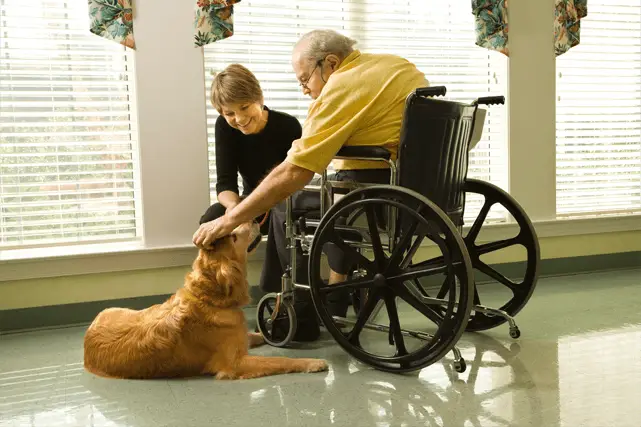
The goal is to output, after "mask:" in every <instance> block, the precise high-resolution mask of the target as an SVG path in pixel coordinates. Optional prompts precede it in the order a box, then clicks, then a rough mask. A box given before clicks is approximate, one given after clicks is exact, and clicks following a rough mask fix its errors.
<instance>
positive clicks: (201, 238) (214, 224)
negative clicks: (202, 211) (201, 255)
mask: <svg viewBox="0 0 641 427" xmlns="http://www.w3.org/2000/svg"><path fill="white" fill-rule="evenodd" d="M236 227H237V225H235V224H234V223H233V222H232V221H230V219H229V217H228V216H227V215H223V216H221V217H220V218H218V219H215V220H213V221H210V222H206V223H204V224H202V225H201V226H200V227H199V228H198V230H197V231H196V232H195V233H194V237H193V242H194V245H196V246H197V247H199V248H202V249H207V248H209V247H211V245H212V243H214V242H215V241H216V240H217V239H220V238H221V237H224V236H227V235H228V234H231V232H232V231H234V229H235V228H236Z"/></svg>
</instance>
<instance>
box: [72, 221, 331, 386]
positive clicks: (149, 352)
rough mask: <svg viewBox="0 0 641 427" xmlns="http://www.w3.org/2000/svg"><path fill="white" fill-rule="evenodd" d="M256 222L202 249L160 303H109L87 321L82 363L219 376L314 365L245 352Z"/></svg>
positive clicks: (145, 373) (148, 374) (139, 373)
mask: <svg viewBox="0 0 641 427" xmlns="http://www.w3.org/2000/svg"><path fill="white" fill-rule="evenodd" d="M257 233H258V226H257V225H256V224H255V223H248V224H243V225H241V226H239V227H238V228H237V229H236V230H234V233H233V234H232V235H231V236H228V237H225V238H224V239H221V240H219V241H217V242H216V243H215V245H214V247H213V248H212V249H211V250H202V249H201V250H200V252H199V254H198V257H197V258H196V260H195V261H194V263H193V271H192V272H190V273H188V274H187V276H186V278H185V283H184V285H183V287H182V288H180V289H179V290H178V291H177V292H176V294H174V295H173V296H172V297H171V298H169V299H168V300H167V301H166V302H165V303H163V304H157V305H154V306H152V307H149V308H147V309H145V310H140V311H136V310H129V309H125V308H109V309H106V310H104V311H102V312H101V313H100V314H98V316H97V317H96V319H95V320H94V321H93V323H92V324H91V325H90V326H89V328H88V329H87V333H86V334H85V342H84V350H85V355H84V365H85V369H87V370H88V371H89V372H92V373H94V374H96V375H100V376H103V377H110V378H139V379H142V378H167V377H187V376H195V375H203V374H211V375H216V378H219V379H237V378H256V377H262V376H267V375H275V374H284V373H289V372H319V371H324V370H327V363H326V362H325V361H324V360H319V359H291V358H286V357H262V356H250V355H248V349H249V348H251V347H255V346H257V345H261V344H263V343H264V340H263V338H262V336H261V335H260V334H255V333H248V331H247V325H246V322H245V316H244V314H243V311H242V307H243V306H244V305H246V304H247V303H248V302H249V293H248V286H247V279H246V259H247V248H248V246H249V244H250V243H251V242H252V240H253V239H254V237H256V235H257Z"/></svg>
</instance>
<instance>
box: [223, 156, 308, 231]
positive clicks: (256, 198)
mask: <svg viewBox="0 0 641 427" xmlns="http://www.w3.org/2000/svg"><path fill="white" fill-rule="evenodd" d="M313 177H314V172H312V171H310V170H307V169H304V168H301V167H300V166H296V165H294V164H291V163H289V162H287V161H284V162H282V163H281V164H280V165H278V166H276V167H275V168H274V169H273V170H272V171H271V172H270V173H269V174H268V175H267V176H266V177H265V178H264V179H263V180H262V182H261V183H260V184H259V185H258V187H256V189H255V190H254V191H252V192H251V194H250V195H249V196H247V198H246V199H245V200H243V201H242V202H240V203H239V204H238V205H236V207H235V208H233V209H232V210H231V212H229V218H230V220H231V222H232V223H233V224H236V226H238V225H240V224H242V223H244V222H247V221H250V220H252V219H254V218H256V217H257V216H259V215H261V214H263V213H265V212H267V211H268V210H269V209H271V208H273V207H274V206H276V204H277V203H279V202H281V201H283V200H285V199H286V198H287V197H289V196H291V195H292V194H294V193H295V192H296V191H298V190H300V189H302V188H303V187H305V185H306V184H307V183H309V181H311V180H312V178H313Z"/></svg>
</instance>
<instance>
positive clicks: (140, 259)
mask: <svg viewBox="0 0 641 427" xmlns="http://www.w3.org/2000/svg"><path fill="white" fill-rule="evenodd" d="M534 225H535V228H536V232H537V235H538V237H539V239H541V238H549V237H562V236H573V235H587V234H601V233H612V232H622V231H637V230H641V215H630V216H621V217H604V218H584V219H566V220H552V221H540V222H537V223H535V224H534ZM516 231H517V227H516V225H514V224H509V223H507V224H492V225H487V226H486V227H484V229H483V231H482V232H481V235H480V236H479V241H490V240H499V239H505V238H508V237H511V236H514V235H515V233H516ZM195 257H196V248H194V247H193V246H192V245H191V244H185V245H181V246H172V247H152V248H150V247H145V246H144V244H143V243H141V242H121V243H107V244H90V245H74V246H60V247H53V248H51V247H49V248H33V249H15V250H5V251H0V266H1V267H2V268H0V282H3V281H9V280H24V279H38V278H51V277H60V276H71V275H81V274H95V273H108V272H122V271H133V270H146V269H157V268H171V267H186V266H189V265H191V263H192V262H193V260H194V258H195ZM263 259H264V245H261V246H259V247H258V249H257V250H256V252H255V253H254V254H252V255H251V256H250V261H252V262H260V261H262V260H263Z"/></svg>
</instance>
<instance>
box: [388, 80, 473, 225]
mask: <svg viewBox="0 0 641 427" xmlns="http://www.w3.org/2000/svg"><path fill="white" fill-rule="evenodd" d="M475 111H476V107H475V106H473V105H467V104H461V103H458V102H453V101H446V100H442V99H434V98H428V97H423V96H419V95H416V94H415V93H413V94H411V95H410V96H409V97H408V98H407V103H406V105H405V113H404V116H403V124H402V128H401V138H400V147H399V153H398V174H399V185H400V186H402V187H406V188H409V189H412V190H414V191H416V192H418V193H420V194H422V195H423V196H425V197H427V198H428V199H430V200H431V201H432V202H434V203H436V204H437V205H438V206H439V207H440V208H441V209H443V211H444V212H445V213H446V214H447V215H448V216H449V217H450V218H451V219H452V221H453V222H454V224H455V225H457V226H460V225H463V208H464V205H465V194H464V193H463V191H462V187H463V184H464V182H465V178H466V177H467V168H468V144H469V141H470V136H471V133H472V128H473V126H474V116H475Z"/></svg>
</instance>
